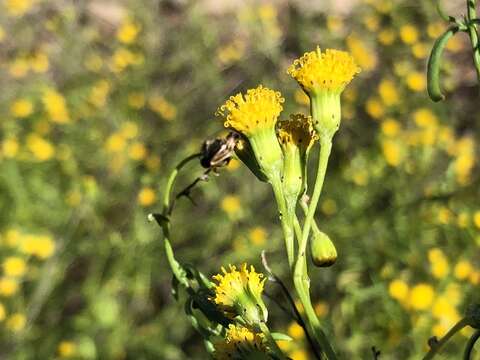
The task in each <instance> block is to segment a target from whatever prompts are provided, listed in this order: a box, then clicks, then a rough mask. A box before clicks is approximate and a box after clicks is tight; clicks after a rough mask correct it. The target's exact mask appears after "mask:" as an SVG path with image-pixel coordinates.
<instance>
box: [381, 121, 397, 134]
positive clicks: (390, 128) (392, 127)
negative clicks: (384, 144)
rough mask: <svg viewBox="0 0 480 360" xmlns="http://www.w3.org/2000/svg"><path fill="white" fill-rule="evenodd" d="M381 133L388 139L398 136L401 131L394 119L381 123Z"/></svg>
mask: <svg viewBox="0 0 480 360" xmlns="http://www.w3.org/2000/svg"><path fill="white" fill-rule="evenodd" d="M381 128H382V133H383V134H384V135H385V136H388V137H395V136H397V135H398V134H399V132H400V130H401V126H400V123H399V122H398V121H396V120H394V119H391V118H389V119H386V120H385V121H384V122H382V126H381Z"/></svg>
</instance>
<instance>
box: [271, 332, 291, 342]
mask: <svg viewBox="0 0 480 360" xmlns="http://www.w3.org/2000/svg"><path fill="white" fill-rule="evenodd" d="M272 337H273V340H275V341H293V339H292V338H291V337H290V336H288V335H287V334H283V333H279V332H273V333H272Z"/></svg>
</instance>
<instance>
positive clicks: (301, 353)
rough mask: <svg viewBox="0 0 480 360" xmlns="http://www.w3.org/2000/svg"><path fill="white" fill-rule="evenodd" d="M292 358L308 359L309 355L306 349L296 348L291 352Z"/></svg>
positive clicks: (293, 359) (294, 359)
mask: <svg viewBox="0 0 480 360" xmlns="http://www.w3.org/2000/svg"><path fill="white" fill-rule="evenodd" d="M290 358H291V359H292V360H308V355H307V353H306V352H305V350H295V351H292V352H291V353H290Z"/></svg>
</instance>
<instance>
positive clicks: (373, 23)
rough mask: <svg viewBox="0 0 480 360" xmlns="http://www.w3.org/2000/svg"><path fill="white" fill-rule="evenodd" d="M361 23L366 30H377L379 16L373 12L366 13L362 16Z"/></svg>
mask: <svg viewBox="0 0 480 360" xmlns="http://www.w3.org/2000/svg"><path fill="white" fill-rule="evenodd" d="M363 23H364V24H365V26H366V27H367V29H368V30H370V31H372V32H374V31H378V29H379V27H380V18H379V17H378V16H377V15H375V14H368V15H366V16H365V17H364V18H363Z"/></svg>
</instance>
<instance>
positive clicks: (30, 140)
mask: <svg viewBox="0 0 480 360" xmlns="http://www.w3.org/2000/svg"><path fill="white" fill-rule="evenodd" d="M27 147H28V149H29V150H30V151H31V152H32V154H33V156H34V157H35V158H36V159H37V160H39V161H46V160H49V159H51V158H52V157H53V155H54V154H55V148H54V147H53V145H52V144H51V143H50V142H48V141H47V140H45V139H43V138H42V137H40V136H38V135H36V134H30V135H28V136H27Z"/></svg>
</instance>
